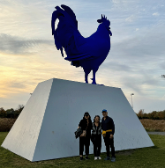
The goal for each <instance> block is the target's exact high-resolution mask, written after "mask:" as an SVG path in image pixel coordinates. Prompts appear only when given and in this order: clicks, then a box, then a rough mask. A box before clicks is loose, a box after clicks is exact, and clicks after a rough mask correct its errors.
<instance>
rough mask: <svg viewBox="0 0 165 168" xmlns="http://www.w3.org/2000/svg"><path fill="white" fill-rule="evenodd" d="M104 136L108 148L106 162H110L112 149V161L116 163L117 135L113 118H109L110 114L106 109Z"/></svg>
mask: <svg viewBox="0 0 165 168" xmlns="http://www.w3.org/2000/svg"><path fill="white" fill-rule="evenodd" d="M102 115H103V118H102V130H103V131H102V134H103V138H104V143H105V146H106V152H107V157H106V158H105V160H110V156H109V153H110V152H109V148H110V147H111V155H112V157H111V161H112V162H115V161H116V157H115V147H114V133H115V124H114V121H113V119H112V118H111V117H109V116H108V112H107V110H106V109H104V110H102Z"/></svg>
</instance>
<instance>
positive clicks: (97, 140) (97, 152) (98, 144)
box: [93, 135, 101, 156]
mask: <svg viewBox="0 0 165 168" xmlns="http://www.w3.org/2000/svg"><path fill="white" fill-rule="evenodd" d="M93 145H94V156H100V151H101V135H100V136H95V141H94V143H93Z"/></svg>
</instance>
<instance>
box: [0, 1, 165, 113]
mask: <svg viewBox="0 0 165 168" xmlns="http://www.w3.org/2000/svg"><path fill="white" fill-rule="evenodd" d="M61 4H66V5H68V6H70V7H71V8H72V9H73V11H74V12H75V14H76V17H77V20H78V28H79V31H80V33H81V34H82V35H83V36H84V37H88V36H90V35H91V34H92V33H94V32H95V31H96V29H97V27H98V23H97V19H99V18H100V16H101V14H105V15H106V16H107V18H108V19H109V20H110V21H111V31H112V36H111V50H110V53H109V54H108V56H107V59H106V60H105V61H104V62H103V64H102V65H101V66H100V69H99V71H98V72H97V76H96V80H97V83H99V84H104V85H106V86H113V87H119V88H121V89H122V91H123V92H124V94H125V96H126V98H127V99H128V101H129V102H130V103H131V95H130V94H131V93H134V96H133V108H134V111H135V112H138V111H139V110H140V109H144V111H145V112H147V113H148V112H151V111H154V110H156V111H160V110H165V79H163V78H161V75H162V74H165V0H159V1H158V0H152V1H151V0H145V1H142V0H135V1H134V0H103V1H100V0H90V1H89V0H88V1H87V0H67V1H66V0H65V1H61V0H1V1H0V107H4V108H5V109H7V108H14V109H16V108H17V107H18V105H19V104H23V105H25V104H26V102H27V101H28V99H29V98H30V94H29V93H32V92H33V91H34V89H35V88H36V86H37V84H38V83H39V82H42V81H45V80H48V79H50V78H61V79H67V80H72V81H78V82H84V72H83V69H82V68H75V67H73V66H71V65H70V62H68V61H66V60H64V58H63V57H62V56H61V53H60V51H58V50H57V49H56V48H55V45H54V39H53V36H52V35H51V14H52V12H53V11H54V7H55V6H57V5H61ZM91 76H92V74H90V76H89V79H90V78H91ZM89 81H90V80H89ZM90 82H92V81H90Z"/></svg>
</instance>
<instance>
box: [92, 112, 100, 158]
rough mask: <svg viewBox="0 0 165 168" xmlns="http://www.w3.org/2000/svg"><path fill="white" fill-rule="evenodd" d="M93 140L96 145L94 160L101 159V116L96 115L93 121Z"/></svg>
mask: <svg viewBox="0 0 165 168" xmlns="http://www.w3.org/2000/svg"><path fill="white" fill-rule="evenodd" d="M91 140H92V142H93V146H94V160H97V159H101V157H100V151H101V123H100V116H99V115H96V116H95V117H94V120H93V123H92V136H91Z"/></svg>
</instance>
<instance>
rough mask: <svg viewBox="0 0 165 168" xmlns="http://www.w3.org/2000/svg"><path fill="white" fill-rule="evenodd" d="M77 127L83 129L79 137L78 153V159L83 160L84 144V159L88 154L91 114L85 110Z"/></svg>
mask: <svg viewBox="0 0 165 168" xmlns="http://www.w3.org/2000/svg"><path fill="white" fill-rule="evenodd" d="M79 127H81V129H82V130H83V133H82V134H81V135H80V138H79V153H80V160H83V151H84V146H85V153H86V159H89V158H88V155H89V145H90V139H91V129H92V121H91V116H90V115H89V113H88V112H85V114H84V117H83V119H82V120H81V121H80V123H79Z"/></svg>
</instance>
